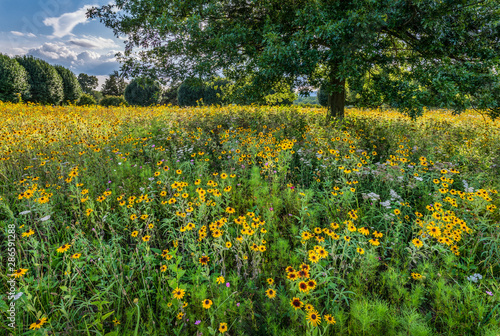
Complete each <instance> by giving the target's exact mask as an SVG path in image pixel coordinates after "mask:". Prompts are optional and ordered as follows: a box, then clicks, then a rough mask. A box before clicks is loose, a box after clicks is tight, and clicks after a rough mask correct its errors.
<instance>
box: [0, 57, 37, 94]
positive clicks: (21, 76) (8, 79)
mask: <svg viewBox="0 0 500 336" xmlns="http://www.w3.org/2000/svg"><path fill="white" fill-rule="evenodd" d="M29 88H30V86H29V84H28V73H27V72H26V70H25V69H24V68H23V67H22V66H21V65H20V64H19V63H18V62H17V61H16V60H15V59H12V58H10V57H9V56H7V55H2V54H0V100H1V101H4V102H13V103H17V102H19V98H22V99H23V100H26V99H27V98H29V92H30V91H29Z"/></svg>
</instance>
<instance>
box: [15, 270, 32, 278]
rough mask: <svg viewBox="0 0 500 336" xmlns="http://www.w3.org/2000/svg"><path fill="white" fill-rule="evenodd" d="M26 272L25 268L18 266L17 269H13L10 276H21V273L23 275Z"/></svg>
mask: <svg viewBox="0 0 500 336" xmlns="http://www.w3.org/2000/svg"><path fill="white" fill-rule="evenodd" d="M26 272H28V269H27V268H20V269H18V270H15V271H14V273H12V275H11V277H14V278H19V277H22V276H23V275H25V274H26Z"/></svg>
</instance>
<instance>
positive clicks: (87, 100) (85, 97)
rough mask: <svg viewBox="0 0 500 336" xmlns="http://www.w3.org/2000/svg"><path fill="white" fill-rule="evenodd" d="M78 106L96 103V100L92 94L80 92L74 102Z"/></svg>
mask: <svg viewBox="0 0 500 336" xmlns="http://www.w3.org/2000/svg"><path fill="white" fill-rule="evenodd" d="M76 105H78V106H84V105H97V102H96V100H95V99H94V97H93V96H92V95H89V94H87V93H84V94H82V96H81V97H80V99H79V100H78V102H77V103H76Z"/></svg>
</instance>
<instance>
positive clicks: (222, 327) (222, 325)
mask: <svg viewBox="0 0 500 336" xmlns="http://www.w3.org/2000/svg"><path fill="white" fill-rule="evenodd" d="M226 331H227V323H226V322H222V323H220V324H219V332H220V333H221V334H223V333H225V332H226Z"/></svg>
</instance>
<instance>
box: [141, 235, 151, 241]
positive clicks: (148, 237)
mask: <svg viewBox="0 0 500 336" xmlns="http://www.w3.org/2000/svg"><path fill="white" fill-rule="evenodd" d="M150 239H151V236H144V237H142V241H144V242H148V241H149V240H150Z"/></svg>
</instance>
